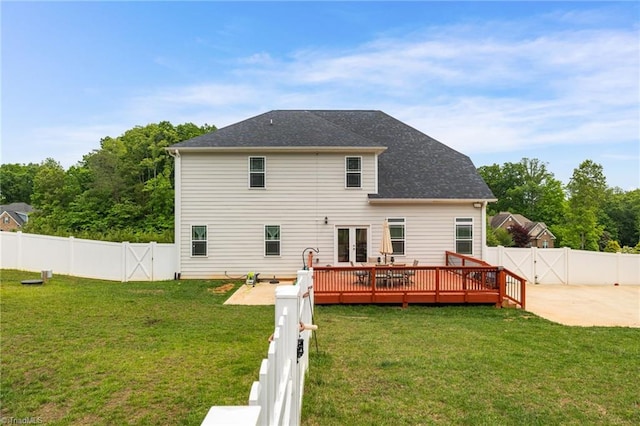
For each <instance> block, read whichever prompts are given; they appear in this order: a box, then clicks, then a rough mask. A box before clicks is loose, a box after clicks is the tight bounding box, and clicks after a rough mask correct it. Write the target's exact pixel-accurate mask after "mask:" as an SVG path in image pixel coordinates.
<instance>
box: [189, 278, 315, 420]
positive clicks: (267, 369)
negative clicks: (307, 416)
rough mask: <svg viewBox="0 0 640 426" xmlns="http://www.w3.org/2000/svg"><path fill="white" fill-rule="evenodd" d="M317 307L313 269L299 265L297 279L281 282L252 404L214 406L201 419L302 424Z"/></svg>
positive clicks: (252, 395)
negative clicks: (272, 326)
mask: <svg viewBox="0 0 640 426" xmlns="http://www.w3.org/2000/svg"><path fill="white" fill-rule="evenodd" d="M313 308H314V304H313V270H304V271H298V278H297V281H296V284H295V285H292V286H281V287H277V288H276V307H275V331H274V333H273V336H272V338H271V339H270V343H269V348H268V350H267V358H266V359H263V360H262V364H261V365H260V372H259V376H260V378H259V381H256V382H254V383H253V385H252V386H251V391H250V393H249V405H248V406H214V407H211V408H210V409H209V412H208V413H207V416H206V417H205V419H204V420H203V422H202V425H204V426H212V425H216V426H220V425H238V426H245V425H251V426H257V425H260V426H267V425H268V426H275V425H277V426H280V425H289V426H297V425H299V424H300V418H301V411H302V397H303V394H304V380H305V376H306V372H307V370H308V368H309V342H310V339H311V336H312V333H313V330H311V328H313V327H312V320H313ZM303 325H305V326H309V327H303ZM299 339H301V341H302V348H303V353H302V356H301V357H300V358H298V344H299V343H298V341H299Z"/></svg>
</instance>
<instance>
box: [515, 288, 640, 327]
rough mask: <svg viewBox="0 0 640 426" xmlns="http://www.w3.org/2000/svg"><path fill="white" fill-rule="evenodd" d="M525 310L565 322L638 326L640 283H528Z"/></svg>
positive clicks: (639, 321) (551, 319) (572, 323)
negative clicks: (614, 284)
mask: <svg viewBox="0 0 640 426" xmlns="http://www.w3.org/2000/svg"><path fill="white" fill-rule="evenodd" d="M526 291H527V300H526V310H527V311H529V312H533V313H534V314H536V315H538V316H540V317H542V318H546V319H548V320H550V321H553V322H557V323H560V324H564V325H578V326H587V327H588V326H605V327H613V326H620V327H640V285H635V286H613V285H608V286H599V285H562V284H557V285H533V284H528V285H527V290H526Z"/></svg>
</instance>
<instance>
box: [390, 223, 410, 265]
mask: <svg viewBox="0 0 640 426" xmlns="http://www.w3.org/2000/svg"><path fill="white" fill-rule="evenodd" d="M387 222H388V223H389V233H390V234H391V246H392V247H393V254H395V255H400V256H404V246H405V241H406V240H405V227H404V218H401V217H390V218H388V219H387Z"/></svg>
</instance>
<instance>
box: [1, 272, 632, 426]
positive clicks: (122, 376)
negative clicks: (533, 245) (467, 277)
mask: <svg viewBox="0 0 640 426" xmlns="http://www.w3.org/2000/svg"><path fill="white" fill-rule="evenodd" d="M36 277H37V274H32V273H25V272H16V271H2V277H1V278H2V279H1V285H0V312H1V328H0V337H1V339H2V340H1V341H0V348H1V351H2V352H1V355H2V363H1V371H0V373H1V382H0V385H1V388H0V401H1V403H2V406H1V413H0V414H1V416H2V417H4V418H5V419H6V418H8V417H13V418H16V419H20V418H26V417H36V418H40V419H42V421H43V422H44V423H45V424H58V425H67V424H92V425H93V424H97V425H113V424H148V425H159V424H190V425H191V424H193V425H198V424H199V423H200V422H201V421H202V419H203V418H204V416H205V414H206V412H207V410H208V408H209V407H210V406H211V405H239V404H240V405H243V404H246V401H247V399H248V395H249V390H250V387H251V383H252V382H253V381H254V380H256V379H257V377H258V370H259V366H260V361H261V360H262V358H264V357H265V356H266V351H267V338H268V336H269V335H270V334H271V333H272V331H273V320H274V318H273V316H274V312H273V306H264V307H261V306H243V307H238V306H224V305H222V303H223V302H224V300H225V299H226V298H227V297H228V296H229V295H230V294H231V291H233V290H229V291H227V292H226V293H219V292H217V291H219V290H220V288H221V286H222V285H223V284H225V283H224V282H219V281H178V282H175V281H168V282H155V283H114V282H106V281H98V280H88V279H82V278H73V277H62V276H54V278H53V280H52V281H51V282H50V283H47V284H46V285H44V286H24V285H21V284H20V280H23V279H28V278H36ZM238 285H241V284H236V285H235V288H237V286H238ZM315 317H316V318H315V320H316V323H317V324H318V325H319V326H320V329H319V330H318V334H317V338H318V339H317V341H318V346H319V352H316V348H315V342H313V341H312V344H311V359H310V362H311V366H310V370H309V376H308V378H307V383H306V389H305V399H304V407H303V423H304V424H307V425H349V424H354V425H360V424H361V425H381V424H389V425H399V424H407V425H415V424H469V425H477V424H485V425H496V424H513V425H530V424H541V425H549V424H552V425H553V424H563V425H564V424H581V425H587V424H612V425H613V424H640V384H639V381H638V377H640V329H626V328H578V327H564V326H560V325H556V324H553V323H550V322H548V321H545V320H542V319H540V318H537V317H535V316H534V315H532V314H529V313H527V312H521V311H515V310H506V309H504V310H500V309H495V308H493V307H490V306H469V307H422V306H410V307H409V308H408V309H401V308H399V307H393V306H386V307H375V306H322V307H317V310H316V314H315Z"/></svg>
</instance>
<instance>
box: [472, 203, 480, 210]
mask: <svg viewBox="0 0 640 426" xmlns="http://www.w3.org/2000/svg"><path fill="white" fill-rule="evenodd" d="M473 207H475V208H476V209H479V208H480V207H482V203H473Z"/></svg>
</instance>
